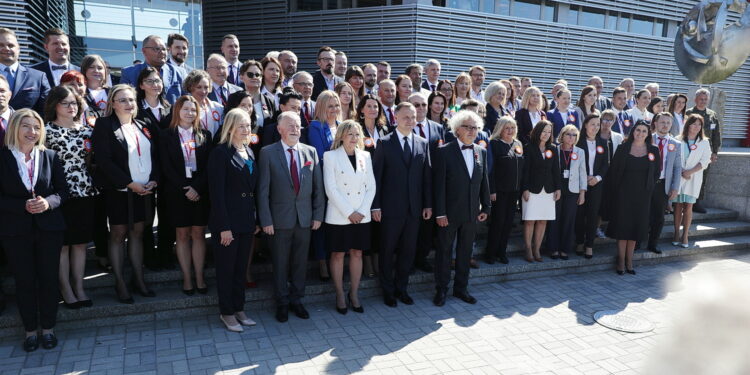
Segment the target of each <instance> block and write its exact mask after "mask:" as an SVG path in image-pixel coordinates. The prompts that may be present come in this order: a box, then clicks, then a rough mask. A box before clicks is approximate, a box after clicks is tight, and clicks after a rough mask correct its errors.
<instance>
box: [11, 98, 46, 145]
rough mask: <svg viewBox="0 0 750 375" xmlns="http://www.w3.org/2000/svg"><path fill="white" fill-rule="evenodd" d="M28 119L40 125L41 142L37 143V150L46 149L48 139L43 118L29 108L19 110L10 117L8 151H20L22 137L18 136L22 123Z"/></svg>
mask: <svg viewBox="0 0 750 375" xmlns="http://www.w3.org/2000/svg"><path fill="white" fill-rule="evenodd" d="M28 117H31V118H33V119H34V120H36V121H37V122H38V123H39V140H37V141H36V144H35V145H34V148H37V149H39V150H44V149H45V147H44V142H45V139H46V137H47V131H46V129H45V127H44V121H43V120H42V116H39V114H38V113H36V111H34V110H32V109H29V108H22V109H19V110H17V111H15V112H13V114H12V115H11V116H10V119H9V121H8V129H7V132H6V134H5V146H7V147H8V149H11V150H13V149H19V146H20V145H21V142H20V141H19V138H20V136H19V135H18V133H20V131H21V121H23V119H25V118H28Z"/></svg>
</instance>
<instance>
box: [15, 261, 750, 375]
mask: <svg viewBox="0 0 750 375" xmlns="http://www.w3.org/2000/svg"><path fill="white" fill-rule="evenodd" d="M637 271H638V275H636V276H632V275H625V276H618V275H616V274H615V273H614V272H596V273H589V274H580V275H567V276H561V277H553V278H540V279H529V280H520V281H512V282H507V283H501V284H484V285H478V286H475V287H473V288H472V292H473V294H474V295H475V296H476V297H477V298H478V299H479V303H478V304H476V305H473V306H472V305H467V304H464V303H463V302H460V301H459V300H457V299H455V298H452V297H451V298H449V299H448V302H447V304H446V306H444V307H442V308H437V307H435V306H433V305H432V303H431V302H430V298H431V296H430V295H428V294H427V293H420V294H416V295H414V297H415V299H416V302H417V303H416V304H415V305H414V306H403V305H400V306H399V307H398V308H396V309H392V308H388V307H386V306H384V305H383V304H382V303H381V301H380V299H379V298H369V299H364V300H363V304H364V306H365V313H364V314H356V313H353V312H351V311H350V312H349V314H347V315H346V316H340V315H338V314H337V313H336V312H335V311H333V301H331V303H329V304H311V305H309V306H308V309H309V310H310V312H311V315H312V319H310V320H308V321H302V320H299V319H297V318H295V317H293V316H292V317H290V322H289V323H287V324H280V323H277V322H276V321H275V320H274V319H273V315H272V312H271V311H251V312H249V313H250V315H251V316H252V317H253V318H254V319H255V320H257V321H258V322H259V324H258V326H256V327H253V328H251V329H249V330H246V331H245V332H244V333H242V334H235V333H229V332H227V331H225V330H224V329H223V327H222V326H221V325H220V323H219V320H218V316H201V317H195V318H192V319H182V320H171V321H158V322H149V323H143V324H131V325H124V326H116V327H106V328H98V329H95V328H92V329H87V330H71V331H60V332H58V336H59V338H60V339H61V345H60V346H59V347H58V348H56V349H54V350H52V351H46V350H43V349H39V350H38V351H37V352H35V353H32V354H31V355H27V354H26V353H24V352H23V350H22V349H21V347H20V345H19V344H20V341H19V340H14V341H8V340H6V341H2V342H0V374H3V375H4V374H53V373H55V374H68V373H70V374H123V373H127V374H136V373H139V374H140V373H142V374H204V373H206V374H267V373H274V372H276V373H290V374H295V373H297V374H318V373H321V374H323V373H325V374H346V373H354V372H362V373H366V374H406V373H414V374H448V373H451V374H452V373H456V374H526V373H529V374H539V373H546V374H613V373H614V374H630V373H633V374H635V373H641V372H642V369H643V366H644V362H645V359H646V358H647V357H648V356H649V354H651V353H653V352H654V350H653V349H654V347H655V346H656V344H657V342H659V340H660V339H663V337H662V336H664V335H665V331H666V329H667V327H668V318H669V315H667V314H668V313H669V312H670V308H673V307H674V305H675V304H676V303H679V300H680V299H681V298H682V296H685V295H686V293H688V291H686V289H685V288H682V286H683V285H684V283H686V282H689V281H690V279H695V278H698V277H700V276H701V274H702V273H704V272H707V273H712V274H731V273H737V274H742V273H744V274H748V273H749V272H750V255H742V256H736V257H734V258H731V259H706V260H703V261H699V262H691V263H687V262H682V263H668V264H661V265H657V266H648V267H641V268H639V269H637ZM611 309H615V310H624V311H625V312H627V313H629V314H637V315H639V316H641V317H644V318H647V319H648V320H649V321H651V322H652V323H654V324H655V325H656V329H655V330H654V331H652V332H650V333H645V334H626V333H621V332H617V331H612V330H609V329H607V328H604V327H602V326H600V325H598V324H596V323H594V322H593V320H592V318H591V316H592V313H593V312H595V311H598V310H611Z"/></svg>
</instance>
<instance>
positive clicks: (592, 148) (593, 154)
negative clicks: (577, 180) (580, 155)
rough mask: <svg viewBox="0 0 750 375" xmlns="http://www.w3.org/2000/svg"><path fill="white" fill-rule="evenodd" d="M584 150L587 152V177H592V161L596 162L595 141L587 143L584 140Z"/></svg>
mask: <svg viewBox="0 0 750 375" xmlns="http://www.w3.org/2000/svg"><path fill="white" fill-rule="evenodd" d="M586 148H587V149H588V152H589V176H593V175H594V161H595V160H596V139H595V140H593V141H589V140H588V139H586Z"/></svg>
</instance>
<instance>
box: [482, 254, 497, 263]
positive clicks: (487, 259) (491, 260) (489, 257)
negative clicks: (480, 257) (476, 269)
mask: <svg viewBox="0 0 750 375" xmlns="http://www.w3.org/2000/svg"><path fill="white" fill-rule="evenodd" d="M484 262H485V263H487V264H495V257H494V256H492V255H485V256H484Z"/></svg>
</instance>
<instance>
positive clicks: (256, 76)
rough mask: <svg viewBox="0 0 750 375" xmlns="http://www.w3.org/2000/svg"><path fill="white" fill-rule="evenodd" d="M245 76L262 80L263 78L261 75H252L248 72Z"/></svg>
mask: <svg viewBox="0 0 750 375" xmlns="http://www.w3.org/2000/svg"><path fill="white" fill-rule="evenodd" d="M245 75H246V76H247V78H260V77H261V74H260V73H250V72H247V73H245Z"/></svg>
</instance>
